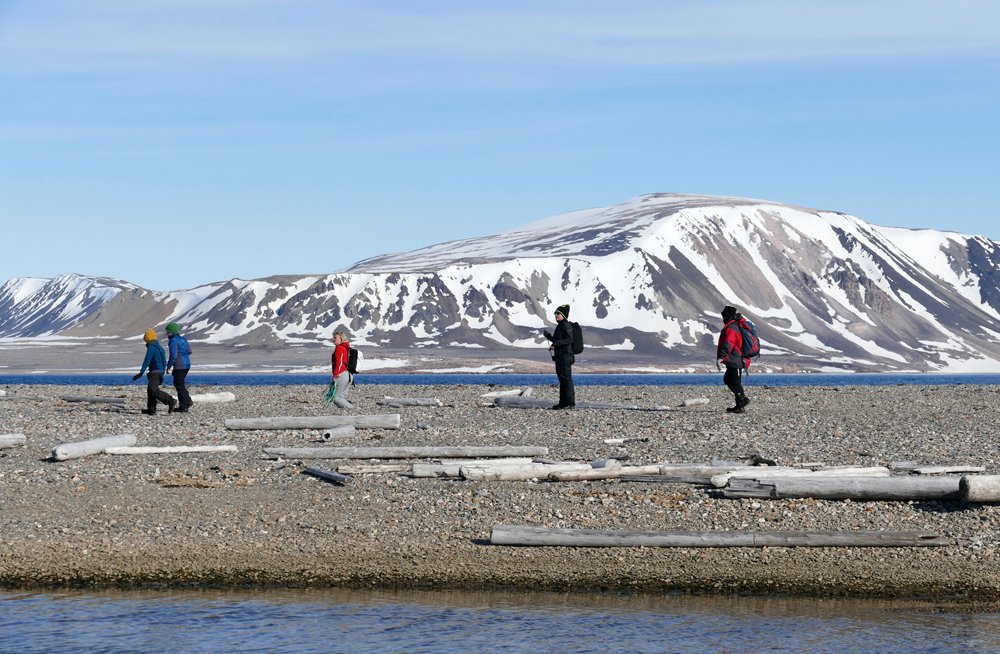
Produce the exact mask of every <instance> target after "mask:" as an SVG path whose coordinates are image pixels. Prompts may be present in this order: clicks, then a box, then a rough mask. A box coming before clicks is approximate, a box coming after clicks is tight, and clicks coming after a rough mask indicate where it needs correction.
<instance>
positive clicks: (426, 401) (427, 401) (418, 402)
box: [376, 395, 442, 406]
mask: <svg viewBox="0 0 1000 654" xmlns="http://www.w3.org/2000/svg"><path fill="white" fill-rule="evenodd" d="M376 404H382V405H390V406H442V403H441V400H439V399H437V398H436V397H389V396H388V395H386V396H385V397H384V398H382V399H381V400H379V401H378V402H376Z"/></svg>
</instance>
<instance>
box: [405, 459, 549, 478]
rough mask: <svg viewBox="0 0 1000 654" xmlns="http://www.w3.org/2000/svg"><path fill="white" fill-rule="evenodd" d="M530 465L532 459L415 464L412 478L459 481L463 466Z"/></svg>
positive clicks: (465, 460)
mask: <svg viewBox="0 0 1000 654" xmlns="http://www.w3.org/2000/svg"><path fill="white" fill-rule="evenodd" d="M528 463H531V457H512V458H509V459H455V460H451V461H445V462H441V463H414V464H413V470H412V476H413V477H416V478H428V477H437V478H442V479H459V478H461V476H462V470H461V468H462V466H470V465H471V466H485V465H491V466H496V467H499V466H522V465H525V464H528Z"/></svg>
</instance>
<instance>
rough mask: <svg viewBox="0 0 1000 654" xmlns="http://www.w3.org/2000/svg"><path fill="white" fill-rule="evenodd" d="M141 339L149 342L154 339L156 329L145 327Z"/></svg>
mask: <svg viewBox="0 0 1000 654" xmlns="http://www.w3.org/2000/svg"><path fill="white" fill-rule="evenodd" d="M142 340H144V341H146V342H147V343H149V342H150V341H155V340H156V331H155V330H152V329H147V330H146V333H145V334H143V335H142Z"/></svg>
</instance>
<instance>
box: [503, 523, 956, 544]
mask: <svg viewBox="0 0 1000 654" xmlns="http://www.w3.org/2000/svg"><path fill="white" fill-rule="evenodd" d="M490 543H491V544H492V545H542V546H556V547H940V546H942V545H950V544H951V540H950V539H948V538H944V537H943V536H940V535H938V534H935V533H932V532H926V531H802V532H794V531H792V532H783V531H756V532H754V531H614V530H602V529H559V528H547V527H517V526H510V525H496V526H494V527H493V529H492V531H491V532H490Z"/></svg>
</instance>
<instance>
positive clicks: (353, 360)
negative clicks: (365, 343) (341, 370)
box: [347, 347, 358, 375]
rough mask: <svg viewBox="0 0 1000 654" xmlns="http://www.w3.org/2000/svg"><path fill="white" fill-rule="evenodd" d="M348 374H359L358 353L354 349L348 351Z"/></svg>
mask: <svg viewBox="0 0 1000 654" xmlns="http://www.w3.org/2000/svg"><path fill="white" fill-rule="evenodd" d="M347 372H349V373H351V374H352V375H356V374H358V351H357V350H356V349H354V348H353V347H352V348H349V349H348V350H347Z"/></svg>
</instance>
